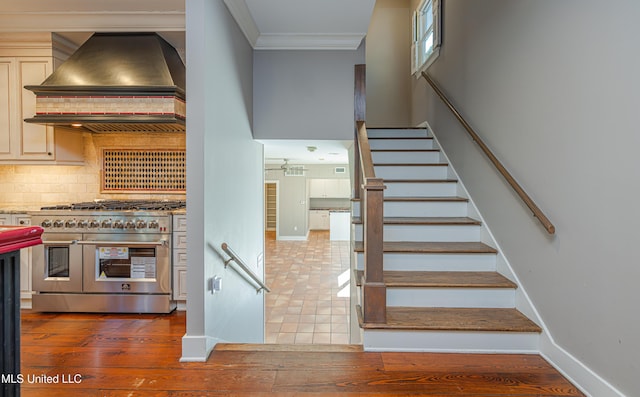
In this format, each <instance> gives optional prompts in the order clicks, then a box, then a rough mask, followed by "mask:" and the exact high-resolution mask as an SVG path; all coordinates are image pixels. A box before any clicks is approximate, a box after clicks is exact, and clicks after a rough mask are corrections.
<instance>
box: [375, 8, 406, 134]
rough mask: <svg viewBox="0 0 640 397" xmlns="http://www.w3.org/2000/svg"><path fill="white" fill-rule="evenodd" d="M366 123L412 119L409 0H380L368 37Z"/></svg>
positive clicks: (400, 122) (401, 122)
mask: <svg viewBox="0 0 640 397" xmlns="http://www.w3.org/2000/svg"><path fill="white" fill-rule="evenodd" d="M366 62H367V125H368V126H370V127H407V126H409V125H410V122H411V82H410V79H409V75H410V74H411V9H410V1H409V0H377V1H376V5H375V8H374V9H373V16H372V17H371V23H370V25H369V31H368V32H367V40H366Z"/></svg>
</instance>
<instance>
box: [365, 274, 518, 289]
mask: <svg viewBox="0 0 640 397" xmlns="http://www.w3.org/2000/svg"><path fill="white" fill-rule="evenodd" d="M363 276H364V271H363V270H358V271H357V272H356V281H357V284H358V286H360V285H361V280H362V277H363ZM383 277H384V284H385V285H386V286H387V287H396V288H404V287H406V288H415V287H422V288H517V285H516V284H515V283H514V282H513V281H511V280H509V279H508V278H506V277H505V276H503V275H502V274H500V273H498V272H446V271H398V270H386V271H384V276H383Z"/></svg>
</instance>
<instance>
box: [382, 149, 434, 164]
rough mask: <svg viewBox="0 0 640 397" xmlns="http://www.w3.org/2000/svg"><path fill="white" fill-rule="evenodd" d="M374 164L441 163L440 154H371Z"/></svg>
mask: <svg viewBox="0 0 640 397" xmlns="http://www.w3.org/2000/svg"><path fill="white" fill-rule="evenodd" d="M371 158H372V159H373V163H374V164H389V163H391V164H398V163H405V164H422V163H441V162H442V159H441V156H440V152H375V151H374V152H371Z"/></svg>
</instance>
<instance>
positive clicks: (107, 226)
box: [102, 219, 111, 228]
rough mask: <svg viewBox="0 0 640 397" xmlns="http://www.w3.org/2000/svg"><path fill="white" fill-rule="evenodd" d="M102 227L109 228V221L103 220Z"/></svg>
mask: <svg viewBox="0 0 640 397" xmlns="http://www.w3.org/2000/svg"><path fill="white" fill-rule="evenodd" d="M102 227H103V228H110V227H111V219H105V220H103V221H102Z"/></svg>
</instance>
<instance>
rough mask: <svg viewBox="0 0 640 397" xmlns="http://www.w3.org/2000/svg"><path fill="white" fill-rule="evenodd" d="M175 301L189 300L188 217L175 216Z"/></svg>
mask: <svg viewBox="0 0 640 397" xmlns="http://www.w3.org/2000/svg"><path fill="white" fill-rule="evenodd" d="M173 299H174V300H175V301H178V307H180V306H181V305H180V301H186V300H187V216H186V215H182V214H180V215H174V216H173Z"/></svg>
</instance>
